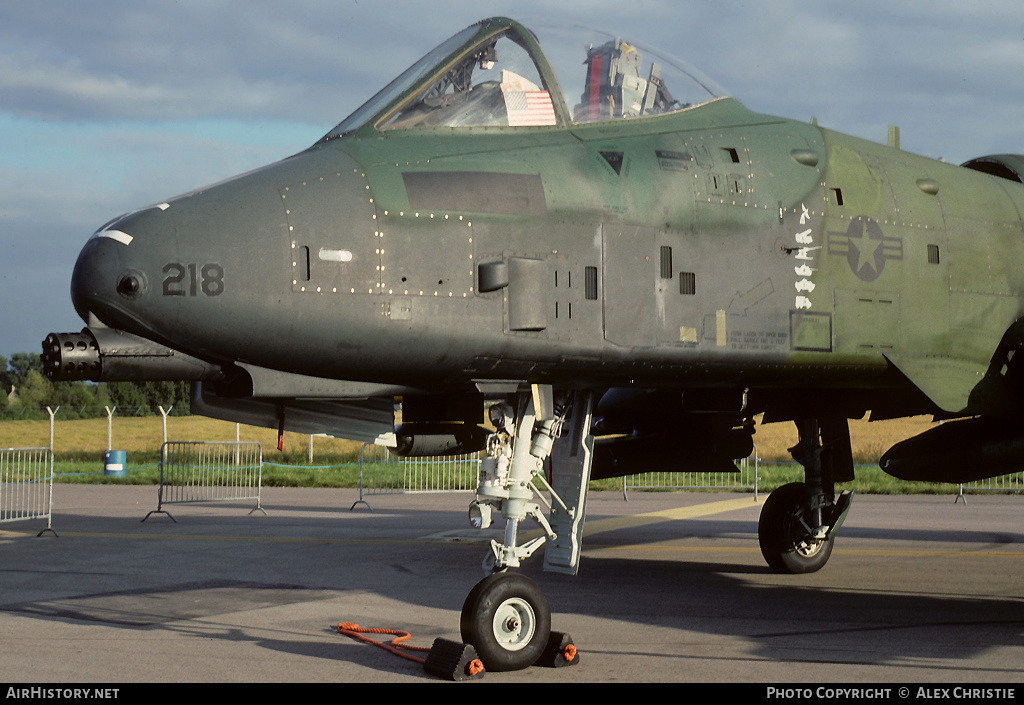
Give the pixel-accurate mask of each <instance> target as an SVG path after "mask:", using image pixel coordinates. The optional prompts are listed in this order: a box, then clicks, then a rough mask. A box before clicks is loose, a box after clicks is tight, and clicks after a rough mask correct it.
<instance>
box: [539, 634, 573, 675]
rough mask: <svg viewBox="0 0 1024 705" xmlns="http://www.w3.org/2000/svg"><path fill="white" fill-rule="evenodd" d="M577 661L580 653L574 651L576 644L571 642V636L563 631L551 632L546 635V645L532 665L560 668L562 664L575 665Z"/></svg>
mask: <svg viewBox="0 0 1024 705" xmlns="http://www.w3.org/2000/svg"><path fill="white" fill-rule="evenodd" d="M579 662H580V655H579V652H578V651H576V645H575V644H573V643H572V637H571V636H569V635H568V634H566V633H565V632H551V636H549V637H548V645H547V646H546V647H545V648H544V651H543V652H542V653H541V655H540V657H538V659H537V661H536V663H535V664H534V665H536V666H544V667H546V668H561V667H562V666H575V665H576V664H578V663H579Z"/></svg>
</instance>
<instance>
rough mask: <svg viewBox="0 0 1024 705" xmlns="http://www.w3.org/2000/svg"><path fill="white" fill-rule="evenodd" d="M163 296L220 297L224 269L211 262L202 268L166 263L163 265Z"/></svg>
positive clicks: (222, 288) (192, 265)
mask: <svg viewBox="0 0 1024 705" xmlns="http://www.w3.org/2000/svg"><path fill="white" fill-rule="evenodd" d="M163 273H164V274H166V275H167V276H166V277H164V289H163V291H164V296H196V295H197V294H198V292H200V291H201V292H203V294H204V295H206V296H220V295H221V294H223V293H224V268H223V267H222V266H220V265H219V264H216V263H214V262H211V263H210V264H204V265H203V266H202V268H200V267H199V265H197V264H194V263H193V264H181V263H180V262H168V263H167V264H165V265H164V269H163Z"/></svg>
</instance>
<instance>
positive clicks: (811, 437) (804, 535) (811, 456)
mask: <svg viewBox="0 0 1024 705" xmlns="http://www.w3.org/2000/svg"><path fill="white" fill-rule="evenodd" d="M797 427H798V429H799V432H800V442H799V443H798V444H797V445H796V446H794V447H793V448H791V449H790V452H791V453H792V454H793V457H794V458H796V460H797V461H798V462H800V463H801V464H802V465H803V466H804V473H805V476H806V482H793V483H790V484H787V485H783V486H781V487H779V488H778V489H776V490H775V491H774V492H772V493H771V494H770V495H769V496H768V499H767V500H765V503H764V507H763V508H762V509H761V517H760V519H759V521H758V524H757V534H758V540H759V542H760V544H761V555H763V556H764V559H765V561H767V562H768V565H769V567H771V568H772V570H775V571H776V572H779V573H813V572H815V571H817V570H820V569H821V568H823V567H824V565H825V564H826V563H827V562H828V559H829V556H831V555H832V546H833V544H834V543H835V534H836V532H837V531H838V530H839V527H841V526H842V524H843V521H844V520H845V519H846V514H847V512H848V511H849V510H850V502H851V500H852V493H850V492H843V493H841V494H840V495H838V496H836V495H835V482H836V481H837V480H839V481H845V480H852V479H853V459H852V457H851V455H850V450H849V448H850V444H849V432H848V430H847V428H846V425H845V420H843V423H842V424H841V425H840V424H838V423H835V422H829V423H827V424H821V425H820V426H819V423H818V420H817V419H804V420H800V421H798V422H797ZM819 436H820V437H819Z"/></svg>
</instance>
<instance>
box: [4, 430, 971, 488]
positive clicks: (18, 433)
mask: <svg viewBox="0 0 1024 705" xmlns="http://www.w3.org/2000/svg"><path fill="white" fill-rule="evenodd" d="M931 426H932V422H931V419H930V417H913V418H908V419H899V420H894V421H882V422H876V423H869V422H867V421H864V420H854V421H851V422H850V436H851V441H852V445H853V453H854V462H855V463H857V464H858V467H857V481H856V490H857V491H858V492H875V493H890V494H896V493H916V492H937V493H947V492H950V491H954V492H955V488H950V486H936V485H930V484H922V483H906V482H900V481H899V480H895V479H893V478H890V477H889V476H888V475H886V474H885V473H883V472H882V471H881V470H880V469H879V468H878V467H877V462H878V458H879V456H880V455H881V454H882V453H883V452H884V451H885V450H886V449H887V448H889V447H890V446H891V445H892V444H893V443H896V442H897V441H900V440H903V439H905V438H909V437H911V436H914V435H917V434H918V433H921V432H922V431H924V430H926V429H928V428H930V427H931ZM49 433H50V422H49V421H47V420H40V421H5V422H0V448H24V447H40V446H41V447H46V446H48V445H49ZM167 438H168V440H172V441H183V440H189V441H197V440H205V441H233V440H235V424H233V423H230V422H227V421H218V420H216V419H208V418H205V417H201V416H183V417H170V418H168V420H167ZM239 440H242V441H256V442H258V443H260V444H261V446H262V449H263V460H264V471H263V484H264V485H266V486H275V485H288V486H312V487H318V486H320V487H356V486H358V484H357V483H358V481H359V471H358V466H357V462H358V459H359V450H360V447H361V445H362V444H361V443H359V442H356V441H347V440H341V439H335V438H325V437H319V436H315V437H313V439H312V459H311V458H310V437H309V436H306V435H302V434H296V433H286V434H285V438H284V447H283V450H282V451H278V450H277V431H275V430H274V429H265V428H256V427H253V426H239ZM162 441H163V431H162V419H161V418H160V417H159V416H155V417H153V416H150V417H142V418H127V417H126V418H117V417H115V418H114V421H113V424H112V427H111V437H110V443H111V446H110V447H111V448H113V449H116V450H123V451H126V453H127V460H128V473H127V474H126V477H125V478H124V479H111V478H106V477H105V476H104V475H103V472H102V471H103V454H104V451H106V450H107V449H108V447H107V420H106V419H84V420H73V421H60V420H58V421H57V422H56V423H55V425H54V441H53V448H54V457H55V472H56V473H57V476H58V480H59V481H62V482H116V483H132V484H156V483H157V482H159V467H158V464H157V462H158V460H159V451H160V445H161V443H162ZM754 442H755V444H756V448H757V454H758V457H759V458H761V460H762V461H765V462H764V463H763V464H762V468H763V472H762V473H761V477H762V478H763V481H764V489H766V490H769V489H771V488H772V487H774V486H777V485H779V484H783V483H784V482H791V481H794V480H801V479H802V477H803V473H802V471H801V469H800V468H799V467H798V466H796V465H794V464H792V458H791V457H790V455H789V452H788V450H787V449H788V448H789V447H790V446H792V445H793V444H794V443H795V442H796V428H795V426H794V425H793V424H792V423H777V424H767V425H760V426H758V427H757V433H756V435H755V436H754ZM659 469H661V468H652V470H659ZM620 486H621V482H620V481H619V480H617V479H615V480H606V481H602V482H600V483H594V485H593V488H594V489H608V490H611V489H616V488H618V487H620Z"/></svg>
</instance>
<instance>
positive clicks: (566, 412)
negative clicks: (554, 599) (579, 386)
mask: <svg viewBox="0 0 1024 705" xmlns="http://www.w3.org/2000/svg"><path fill="white" fill-rule="evenodd" d="M514 402H515V405H516V408H513V407H512V406H511V405H510V404H505V403H502V404H499V405H496V406H495V407H492V409H491V411H490V415H491V420H492V422H493V423H494V425H495V428H496V429H497V432H496V433H494V434H493V435H492V436H491V437H490V439H489V441H488V457H487V458H485V459H484V461H483V463H482V468H481V477H480V483H479V485H478V487H477V493H476V494H477V500H476V501H475V502H474V503H473V504H472V505H471V507H470V521H471V523H472V524H473V525H474V526H477V527H478V528H487V526H489V525H490V523H491V518H492V516H493V517H495V518H496V517H497V516H498V515H500V516H501V517H502V518H504V519H505V535H504V541H502V542H499V541H496V540H492V541H491V545H490V551H489V552H488V554H487V556H486V557H485V559H484V569H485V572H490V575H488V576H487V577H486V578H484V579H483V580H481V581H480V582H479V583H477V585H476V586H475V587H474V588H473V589H472V591H471V592H470V593H469V596H468V597H467V598H466V601H465V603H464V604H463V607H462V614H461V618H460V627H461V630H462V638H463V640H464V641H465V642H466V643H467V644H471V645H472V646H473V647H474V648H475V649H476V652H477V654H478V655H479V657H480V660H481V661H483V664H484V666H485V667H486V668H487V670H490V671H510V670H518V669H521V668H526V667H528V666H532V665H534V664H538V665H548V666H560V665H570V664H572V663H576V660H577V656H576V654H575V647H574V646H573V645H572V643H571V639H569V638H568V635H566V634H562V633H558V632H552V631H551V610H550V608H549V606H548V602H547V599H546V598H545V597H544V593H543V592H542V591H541V589H540V587H539V586H538V585H537V583H535V582H534V581H533V580H531V579H529V578H527V577H526V576H523V575H520V574H516V573H511V572H506V571H507V569H509V568H516V567H518V566H519V565H520V562H521V561H522V560H524V559H526V558H528V557H529V556H530V555H532V554H533V553H534V551H536V550H537V549H538V548H540V547H541V546H542V545H547V547H548V548H547V555H546V556H545V569H546V570H555V571H558V572H565V573H575V572H576V566H577V563H578V560H579V532H580V528H581V524H582V517H583V508H584V507H583V505H584V501H585V497H586V487H587V482H588V480H589V477H590V459H591V453H590V451H591V449H592V443H593V439H592V437H591V436H590V421H591V408H592V402H593V397H592V395H591V394H590V393H589V392H560V393H558V394H555V393H554V392H553V390H552V389H551V388H550V387H545V386H543V385H534V386H533V388H532V390H531V393H530V394H520V395H518V396H517V398H516V399H515V400H514ZM563 428H564V429H566V430H567V431H568V432H567V433H565V435H564V437H563ZM553 449H554V451H555V452H554V454H553V453H552V450H553ZM549 457H553V458H554V460H553V461H552V464H553V466H555V470H553V471H552V475H553V477H552V478H551V483H549V482H548V479H547V478H546V477H545V473H544V463H545V461H546V460H547V459H548V458H549ZM540 488H543V489H544V490H546V491H547V493H548V494H549V495H550V497H551V501H550V502H548V501H547V499H545V497H544V496H543V495H541V493H540ZM542 505H546V507H547V509H548V510H550V512H551V514H550V521H549V519H548V518H547V517H546V516H545V514H544V513H543V510H542V509H541V507H542ZM527 517H529V518H531V519H533V520H534V521H536V522H537V524H538V525H540V528H541V535H540V536H538V537H536V538H532V539H529V540H527V541H526V542H525V543H522V544H519V541H518V539H519V533H518V532H519V524H520V523H521V522H522V521H524V520H525V519H526V518H527Z"/></svg>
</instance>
